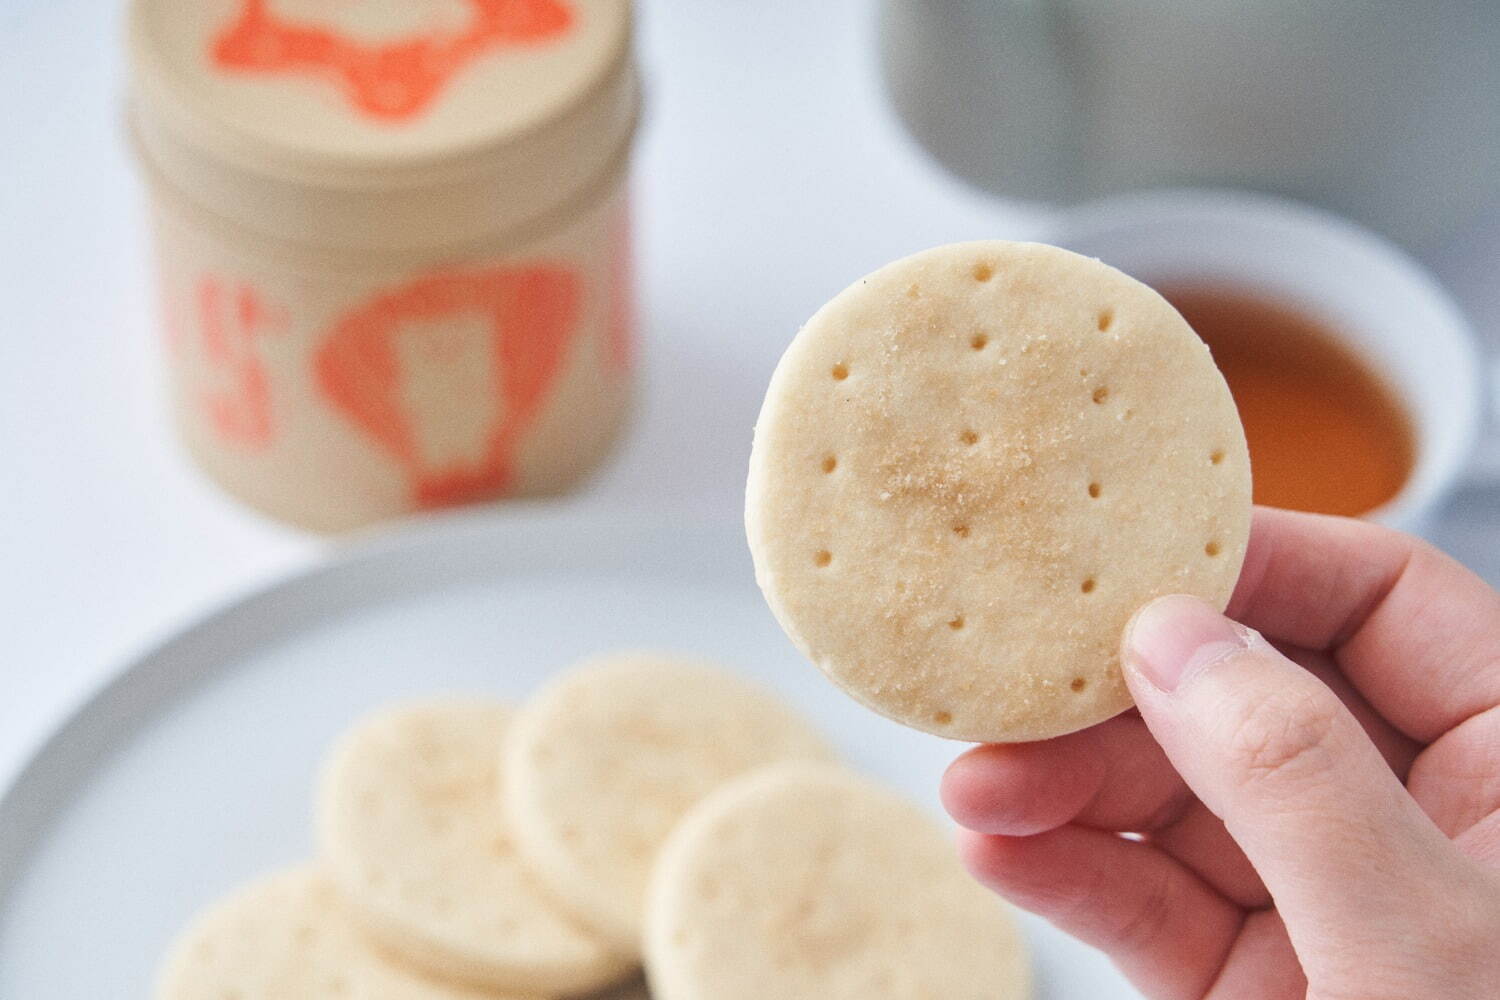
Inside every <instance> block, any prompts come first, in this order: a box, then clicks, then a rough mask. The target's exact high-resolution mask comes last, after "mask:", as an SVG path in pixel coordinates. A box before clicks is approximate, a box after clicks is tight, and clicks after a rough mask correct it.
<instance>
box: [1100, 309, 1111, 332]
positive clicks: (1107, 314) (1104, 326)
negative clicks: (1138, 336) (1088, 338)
mask: <svg viewBox="0 0 1500 1000" xmlns="http://www.w3.org/2000/svg"><path fill="white" fill-rule="evenodd" d="M1114 325H1115V311H1114V310H1113V309H1101V310H1099V318H1098V326H1099V332H1100V333H1104V332H1106V331H1107V330H1108V329H1109V328H1110V327H1112V326H1114Z"/></svg>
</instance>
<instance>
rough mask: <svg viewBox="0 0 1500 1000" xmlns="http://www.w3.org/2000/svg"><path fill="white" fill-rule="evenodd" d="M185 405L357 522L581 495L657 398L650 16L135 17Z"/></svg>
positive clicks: (165, 287) (271, 478) (304, 497)
mask: <svg viewBox="0 0 1500 1000" xmlns="http://www.w3.org/2000/svg"><path fill="white" fill-rule="evenodd" d="M130 49H131V64H132V76H131V98H130V112H129V118H130V129H131V133H132V136H133V138H134V141H135V145H136V148H137V152H138V155H139V158H140V161H141V163H142V169H143V172H144V173H145V175H146V177H147V180H148V186H149V189H150V192H151V200H152V210H153V216H154V219H155V224H156V234H157V251H158V262H159V272H158V273H159V277H160V308H161V314H162V320H163V329H164V334H165V336H164V344H165V346H164V353H165V356H166V359H167V367H168V372H169V376H170V377H169V383H170V386H171V395H172V407H173V411H174V413H175V417H176V422H177V425H178V428H179V431H180V434H181V437H182V439H183V440H184V442H185V443H186V445H187V448H188V450H189V451H190V453H191V454H192V455H193V457H194V458H195V459H196V461H197V462H198V464H199V465H200V466H201V467H202V468H203V469H204V470H205V471H206V472H207V473H208V474H209V475H210V476H211V477H212V478H213V479H214V480H216V481H217V482H218V483H219V484H220V485H221V486H222V487H223V488H224V489H226V490H227V491H228V492H230V493H231V494H233V495H235V496H237V497H239V498H240V499H242V500H244V501H246V502H247V503H249V504H250V505H252V506H253V507H256V508H258V509H259V510H261V511H263V512H265V513H267V514H270V515H272V516H274V517H277V518H280V519H282V520H285V521H288V522H291V523H293V524H296V525H299V526H303V527H307V528H312V529H316V530H324V531H336V530H342V529H347V528H352V527H356V526H359V525H363V524H367V523H369V522H372V521H376V520H380V519H383V518H387V517H391V516H395V515H399V514H402V513H406V512H410V511H415V510H421V509H427V508H432V507H440V506H447V505H452V504H458V503H466V502H471V501H477V500H486V499H492V498H496V497H502V496H513V495H534V494H546V493H554V492H558V491H562V490H565V489H567V488H569V487H570V486H573V485H574V484H576V483H578V482H579V481H580V480H581V479H583V478H584V477H585V476H586V475H587V474H588V473H589V472H590V471H591V470H592V469H593V468H594V467H596V466H597V465H598V463H599V462H600V461H601V460H602V459H603V457H604V456H605V455H606V454H607V452H608V451H609V448H610V445H611V443H612V442H613V440H614V439H615V437H616V436H617V434H618V433H619V431H620V429H621V425H622V424H623V422H624V420H625V418H626V415H627V411H628V406H629V400H630V396H631V387H632V379H631V357H632V344H633V330H632V325H631V324H632V317H631V295H630V233H629V214H628V206H627V193H626V166H627V162H628V158H629V149H630V145H631V140H632V137H633V133H634V130H635V123H636V118H637V109H638V104H639V99H638V89H637V80H636V74H635V68H634V63H633V60H632V57H631V50H630V8H629V3H628V0H449V2H443V0H405V2H403V3H399V4H396V3H378V2H371V3H358V4H346V3H335V2H328V0H202V2H199V3H193V4H183V3H175V2H171V0H136V2H135V4H134V6H133V9H132V12H131V18H130Z"/></svg>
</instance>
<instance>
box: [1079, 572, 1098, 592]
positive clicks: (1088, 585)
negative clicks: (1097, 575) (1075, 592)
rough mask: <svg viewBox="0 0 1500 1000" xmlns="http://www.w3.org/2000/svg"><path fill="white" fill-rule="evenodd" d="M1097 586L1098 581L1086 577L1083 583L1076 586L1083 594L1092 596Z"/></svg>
mask: <svg viewBox="0 0 1500 1000" xmlns="http://www.w3.org/2000/svg"><path fill="white" fill-rule="evenodd" d="M1098 585H1099V583H1098V581H1096V580H1095V579H1094V578H1093V577H1091V576H1090V577H1086V578H1085V579H1084V581H1083V582H1082V583H1080V584H1079V585H1078V589H1079V590H1081V591H1083V592H1084V593H1085V594H1092V593H1093V592H1094V588H1095V587H1097V586H1098Z"/></svg>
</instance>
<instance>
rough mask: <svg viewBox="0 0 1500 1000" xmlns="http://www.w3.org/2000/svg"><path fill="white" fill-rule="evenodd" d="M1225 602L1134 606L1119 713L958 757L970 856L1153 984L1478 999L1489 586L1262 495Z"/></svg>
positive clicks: (1196, 998) (1487, 986)
mask: <svg viewBox="0 0 1500 1000" xmlns="http://www.w3.org/2000/svg"><path fill="white" fill-rule="evenodd" d="M1228 615H1229V618H1232V619H1235V620H1237V621H1240V622H1243V623H1244V625H1245V626H1248V628H1247V627H1242V626H1238V625H1235V624H1233V623H1232V622H1231V621H1229V620H1228V619H1226V618H1225V617H1224V616H1221V615H1219V614H1217V613H1216V612H1214V611H1213V609H1211V608H1210V607H1208V606H1207V605H1205V604H1203V603H1202V602H1200V601H1197V600H1195V599H1192V598H1186V597H1167V598H1162V599H1161V600H1159V601H1157V602H1154V603H1152V604H1150V605H1148V606H1147V607H1146V608H1145V609H1143V610H1142V611H1141V612H1140V613H1138V614H1137V616H1136V618H1135V619H1134V621H1132V622H1131V624H1130V626H1128V627H1127V629H1126V634H1125V637H1124V639H1123V645H1122V659H1123V661H1124V671H1125V677H1126V680H1127V681H1128V683H1129V685H1130V689H1131V692H1132V693H1133V694H1134V696H1135V699H1136V703H1137V705H1138V712H1137V711H1132V712H1129V713H1126V714H1124V715H1121V716H1118V717H1116V718H1114V719H1111V720H1109V721H1108V722H1105V723H1102V724H1100V725H1098V726H1094V727H1093V728H1091V729H1087V730H1084V731H1082V732H1078V733H1073V734H1071V735H1068V736H1063V737H1060V738H1058V739H1054V740H1047V741H1045V742H1040V743H1027V744H1015V745H996V746H984V747H978V748H976V749H974V750H971V751H969V752H968V753H966V754H964V755H963V756H962V757H960V758H959V759H958V760H957V761H955V762H954V764H953V765H952V766H951V767H950V768H949V770H948V773H947V775H946V776H945V777H944V780H943V800H944V803H945V804H946V805H947V808H948V810H949V812H951V813H952V815H953V816H954V818H955V819H957V820H958V822H959V823H960V824H961V825H963V826H964V827H966V828H967V831H966V832H965V833H964V835H963V836H962V839H961V842H960V849H961V851H962V853H963V856H964V859H965V862H966V863H967V864H968V866H969V868H970V870H971V871H973V873H974V874H975V875H976V876H977V877H978V878H979V879H980V880H981V881H982V882H984V883H985V884H987V885H988V886H990V887H991V888H993V889H994V890H995V891H997V892H999V893H1001V894H1002V895H1004V896H1006V897H1008V898H1009V899H1011V900H1012V901H1013V902H1015V903H1017V904H1018V905H1020V906H1022V907H1024V908H1026V909H1029V910H1032V911H1033V912H1035V913H1038V914H1040V915H1041V916H1043V917H1046V918H1047V919H1048V920H1050V921H1051V922H1052V923H1054V924H1055V925H1057V926H1058V927H1060V928H1061V929H1063V930H1065V931H1067V932H1069V933H1071V934H1073V935H1075V936H1076V937H1078V938H1080V939H1082V940H1084V941H1086V942H1088V943H1089V944H1092V945H1095V946H1097V947H1099V948H1101V949H1103V950H1104V951H1105V952H1106V953H1108V954H1109V956H1110V957H1111V958H1112V959H1113V961H1114V963H1115V964H1116V966H1118V967H1119V968H1120V970H1121V971H1122V972H1123V973H1124V974H1125V975H1126V976H1127V977H1129V979H1130V980H1131V981H1132V982H1134V983H1135V984H1136V986H1137V987H1139V988H1140V989H1141V990H1142V991H1143V992H1144V993H1145V994H1146V995H1147V996H1148V997H1151V998H1152V1000H1200V998H1203V1000H1241V998H1255V1000H1282V998H1290V997H1297V998H1301V997H1303V996H1304V995H1305V996H1307V997H1308V998H1310V1000H1334V998H1338V1000H1346V998H1347V1000H1353V998H1359V1000H1385V998H1390V1000H1397V998H1399V1000H1411V998H1418V997H1421V998H1428V997H1432V998H1437V997H1441V998H1444V1000H1450V998H1469V997H1472V998H1476V1000H1478V998H1481V997H1485V998H1495V997H1500V594H1497V593H1496V592H1495V591H1493V590H1491V589H1490V588H1489V587H1488V586H1486V585H1485V584H1484V583H1483V581H1481V580H1480V579H1478V578H1477V577H1476V576H1474V575H1473V574H1472V573H1470V572H1469V571H1468V570H1466V569H1464V568H1463V567H1462V566H1460V565H1459V564H1458V563H1456V562H1454V561H1453V560H1451V559H1449V558H1447V557H1446V556H1444V555H1442V554H1441V553H1439V552H1437V551H1436V550H1435V549H1433V548H1431V547H1429V546H1427V545H1426V544H1424V543H1422V542H1420V541H1417V540H1415V539H1412V538H1408V537H1406V536H1404V535H1400V534H1397V533H1395V532H1392V531H1390V530H1387V529H1385V528H1381V527H1378V526H1375V525H1371V524H1366V523H1363V522H1358V521H1351V520H1345V519H1341V518H1329V517H1319V516H1314V515H1308V514H1295V513H1290V512H1286V511H1277V510H1269V509H1259V510H1257V511H1256V517H1255V524H1254V529H1253V531H1252V533H1251V539H1250V549H1249V552H1248V554H1247V556H1246V560H1245V567H1244V570H1243V571H1242V573H1241V576H1240V581H1239V586H1238V588H1237V590H1236V592H1235V595H1234V598H1233V599H1232V600H1231V602H1230V605H1229V610H1228ZM1251 629H1257V630H1259V632H1260V633H1261V634H1263V635H1264V636H1265V638H1262V637H1261V635H1260V634H1257V633H1256V632H1253V631H1251ZM1268 640H1269V641H1268ZM1272 644H1274V646H1273V645H1272ZM1278 650H1280V652H1278ZM1283 654H1284V655H1283ZM1122 833H1131V834H1136V835H1139V836H1132V837H1124V836H1121V834H1122Z"/></svg>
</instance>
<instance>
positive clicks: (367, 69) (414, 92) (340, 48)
mask: <svg viewBox="0 0 1500 1000" xmlns="http://www.w3.org/2000/svg"><path fill="white" fill-rule="evenodd" d="M468 3H469V4H470V6H472V7H473V17H472V18H471V19H470V21H469V24H468V25H467V26H466V27H465V28H464V29H463V30H462V31H458V32H451V31H450V32H438V33H432V34H426V35H413V36H409V37H406V38H401V39H397V40H395V41H392V42H387V43H384V44H370V43H366V42H361V41H358V40H355V39H352V38H349V37H347V36H345V35H341V34H339V33H338V32H337V31H334V30H333V29H331V28H328V27H326V26H322V25H317V24H308V23H299V22H293V21H288V20H284V19H282V18H281V17H278V16H277V15H276V13H275V12H273V11H272V10H271V8H270V0H244V3H243V6H242V7H241V8H240V12H239V14H238V16H237V17H236V18H235V19H234V20H233V21H232V22H231V23H229V24H228V25H227V26H226V27H225V28H224V29H223V30H222V31H221V32H220V33H219V34H218V35H217V36H216V37H215V38H214V40H213V43H212V47H211V49H210V55H211V57H212V60H213V63H214V65H216V66H218V67H220V68H222V69H226V70H231V71H239V72H260V73H285V74H302V75H310V76H321V77H324V78H331V79H333V80H336V81H337V82H338V83H339V84H340V85H341V86H342V87H343V89H344V91H345V93H346V94H347V95H348V97H349V100H350V102H351V103H352V104H353V105H354V107H355V108H357V109H358V110H359V111H361V112H363V113H364V114H366V115H369V116H371V117H373V118H379V119H385V120H389V121H400V120H403V119H409V118H412V117H415V116H416V115H418V114H420V113H421V112H422V111H423V110H424V109H425V108H426V107H427V106H428V105H430V104H431V103H432V101H433V100H434V99H435V98H436V97H437V95H438V93H439V92H441V90H442V89H443V87H444V86H445V85H446V84H447V83H448V82H449V81H450V80H451V79H452V78H453V77H454V76H455V75H456V74H457V73H458V72H459V71H460V70H462V69H463V68H464V67H465V66H467V65H468V64H469V63H470V62H472V61H473V60H474V59H475V58H476V57H478V56H480V55H482V54H484V53H485V52H487V51H489V50H491V49H496V48H500V47H502V46H506V45H528V44H536V43H539V42H546V41H550V40H552V39H555V38H558V37H561V36H562V35H564V34H566V33H567V31H568V29H569V28H570V27H571V26H572V24H573V11H572V9H571V7H570V6H569V5H568V3H567V2H566V0H468Z"/></svg>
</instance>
